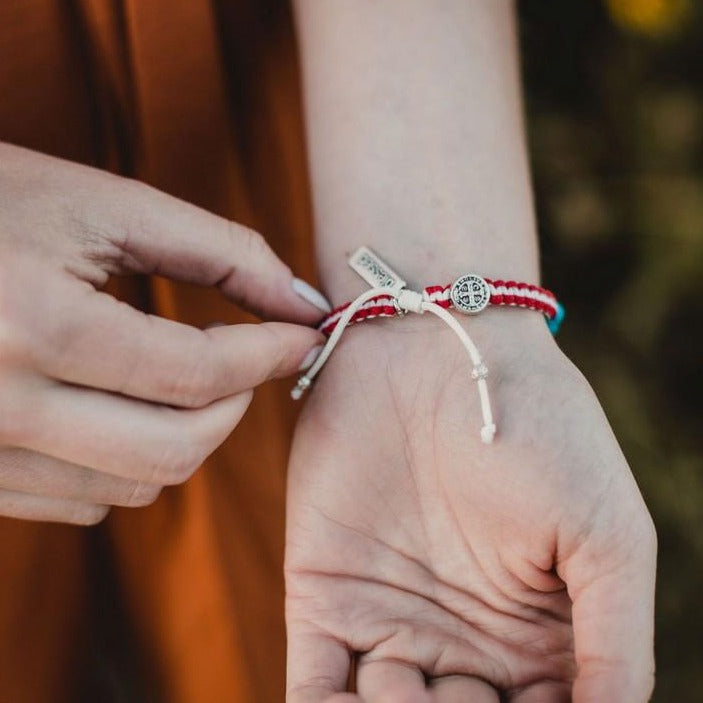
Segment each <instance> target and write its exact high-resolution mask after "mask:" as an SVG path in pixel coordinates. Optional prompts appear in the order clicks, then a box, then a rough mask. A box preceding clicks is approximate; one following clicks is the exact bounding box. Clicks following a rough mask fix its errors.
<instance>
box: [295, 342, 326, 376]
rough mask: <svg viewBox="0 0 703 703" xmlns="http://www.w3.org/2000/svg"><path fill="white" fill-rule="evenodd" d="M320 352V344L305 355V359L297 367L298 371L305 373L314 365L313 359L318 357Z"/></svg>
mask: <svg viewBox="0 0 703 703" xmlns="http://www.w3.org/2000/svg"><path fill="white" fill-rule="evenodd" d="M321 351H322V344H318V346H316V347H313V348H312V349H311V350H310V351H309V352H308V353H307V354H306V355H305V358H304V359H303V361H302V363H301V364H300V366H299V367H298V371H307V370H308V369H309V368H310V367H311V366H312V365H313V364H314V363H315V359H317V357H318V356H320V352H321Z"/></svg>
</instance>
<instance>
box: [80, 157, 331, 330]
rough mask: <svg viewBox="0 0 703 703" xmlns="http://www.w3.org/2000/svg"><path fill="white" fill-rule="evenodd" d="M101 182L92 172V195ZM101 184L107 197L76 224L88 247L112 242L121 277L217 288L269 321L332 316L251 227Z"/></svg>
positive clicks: (152, 192) (146, 190) (106, 178)
mask: <svg viewBox="0 0 703 703" xmlns="http://www.w3.org/2000/svg"><path fill="white" fill-rule="evenodd" d="M85 173H88V172H87V171H85ZM96 175H97V174H95V172H91V173H90V186H91V189H92V190H94V183H95V182H96V180H95V179H96ZM99 182H100V195H101V196H102V197H93V198H91V199H90V200H89V201H88V202H85V203H82V206H81V208H80V210H74V224H75V226H76V227H77V228H78V229H79V230H81V231H80V232H79V234H81V235H83V239H84V240H87V241H88V242H94V241H95V235H96V233H97V236H98V238H102V239H104V238H106V237H107V238H108V240H109V243H110V244H111V245H112V248H111V251H110V252H109V259H111V261H112V262H113V264H114V262H115V261H116V262H117V265H118V268H119V269H121V271H122V272H136V273H154V274H159V275H162V276H167V277H169V278H175V279H178V280H182V281H188V282H191V283H196V284H199V285H204V286H217V287H218V288H220V290H221V291H222V292H223V293H224V294H225V295H226V296H227V297H228V298H230V299H231V300H233V301H235V302H238V303H241V304H242V305H244V306H245V307H246V308H248V309H249V310H252V311H253V312H256V313H258V314H261V315H263V316H264V317H266V318H271V319H286V320H292V321H298V322H308V323H310V322H314V321H316V320H318V319H319V318H320V317H321V315H322V313H323V312H325V311H328V310H322V308H323V307H326V308H329V304H327V303H326V302H325V300H324V298H323V297H322V296H321V294H319V293H317V296H314V295H312V294H310V292H309V291H308V295H307V299H306V298H305V297H303V296H301V295H300V293H296V290H295V289H294V282H295V280H296V279H294V277H293V275H292V273H291V270H290V268H289V267H288V266H286V265H285V264H284V263H283V262H282V261H281V260H280V259H279V258H278V256H276V254H274V252H273V250H272V249H271V247H270V246H269V245H268V244H267V243H266V240H265V239H264V238H263V237H262V236H261V234H259V233H258V232H256V231H255V230H253V229H251V228H250V227H247V226H245V225H241V224H237V223H235V222H232V221H230V220H226V219H224V218H222V217H218V216H216V215H213V214H212V213H209V212H207V211H206V210H203V209H201V208H199V207H196V206H194V205H191V204H189V203H185V202H183V201H181V200H179V199H177V198H174V197H171V196H170V195H167V194H166V193H162V192H161V191H158V190H156V189H155V188H151V187H149V186H147V185H144V184H142V183H137V182H136V181H131V180H128V179H123V178H118V177H114V176H110V175H109V174H100V176H99ZM86 235H90V236H87V237H86ZM93 253H94V252H93ZM94 258H95V257H94ZM296 287H297V288H298V290H299V291H300V290H301V289H300V287H299V286H296ZM303 292H305V291H303ZM311 301H315V302H311Z"/></svg>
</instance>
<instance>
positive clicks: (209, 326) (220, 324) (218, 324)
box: [203, 321, 227, 330]
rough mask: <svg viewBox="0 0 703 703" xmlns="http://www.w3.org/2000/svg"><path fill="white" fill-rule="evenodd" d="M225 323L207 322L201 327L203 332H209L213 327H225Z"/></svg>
mask: <svg viewBox="0 0 703 703" xmlns="http://www.w3.org/2000/svg"><path fill="white" fill-rule="evenodd" d="M226 326H227V323H226V322H219V321H218V322H209V323H208V324H207V325H205V327H203V329H204V330H211V329H212V328H213V327H226Z"/></svg>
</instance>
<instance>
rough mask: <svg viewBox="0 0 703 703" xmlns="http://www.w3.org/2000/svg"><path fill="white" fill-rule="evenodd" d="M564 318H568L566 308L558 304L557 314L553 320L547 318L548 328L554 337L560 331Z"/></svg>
mask: <svg viewBox="0 0 703 703" xmlns="http://www.w3.org/2000/svg"><path fill="white" fill-rule="evenodd" d="M564 317H566V310H565V309H564V306H563V305H562V304H561V303H559V302H558V303H557V314H556V315H555V316H554V317H553V318H552V319H551V320H550V319H549V318H547V327H549V331H550V332H551V333H552V334H553V335H556V333H557V332H558V331H559V328H560V327H561V323H562V321H563V320H564Z"/></svg>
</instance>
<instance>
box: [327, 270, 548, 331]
mask: <svg viewBox="0 0 703 703" xmlns="http://www.w3.org/2000/svg"><path fill="white" fill-rule="evenodd" d="M484 280H485V281H486V283H487V284H488V286H489V289H490V292H491V297H490V299H489V302H490V304H491V305H510V306H517V307H522V308H529V309H530V310H536V311H538V312H541V313H543V314H544V315H545V316H546V317H547V319H549V320H551V319H553V318H554V317H555V316H556V313H557V299H556V296H555V295H554V293H552V292H551V291H550V290H548V289H546V288H541V287H540V286H535V285H533V284H531V283H522V282H519V281H502V280H495V281H493V280H491V279H489V278H486V279H484ZM450 288H451V285H447V286H427V288H425V289H424V290H423V295H424V296H426V297H427V298H428V299H429V300H431V301H432V302H433V303H436V304H437V305H439V306H441V307H443V308H446V309H449V308H451V307H453V305H452V301H451V298H450V297H449V290H450ZM347 307H349V303H344V305H340V306H339V307H337V308H335V309H334V310H332V312H330V313H329V314H328V315H327V316H326V317H325V319H324V320H322V322H321V323H320V324H319V326H318V329H319V330H320V331H321V332H322V333H323V334H326V335H329V334H330V333H331V332H332V330H333V329H334V327H335V325H336V324H337V321H338V320H339V318H340V316H341V314H342V313H343V312H344V310H346V309H347ZM398 310H399V309H398V308H397V307H396V306H395V305H394V304H393V297H392V296H390V295H385V294H380V295H377V296H375V297H373V298H371V299H370V300H369V301H368V302H367V303H365V304H364V305H363V306H362V307H361V308H360V309H359V310H358V311H357V312H356V313H355V314H354V316H353V317H352V319H351V321H350V322H349V324H350V325H353V324H354V323H356V322H362V321H363V320H369V319H371V318H373V317H393V316H395V315H398Z"/></svg>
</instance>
